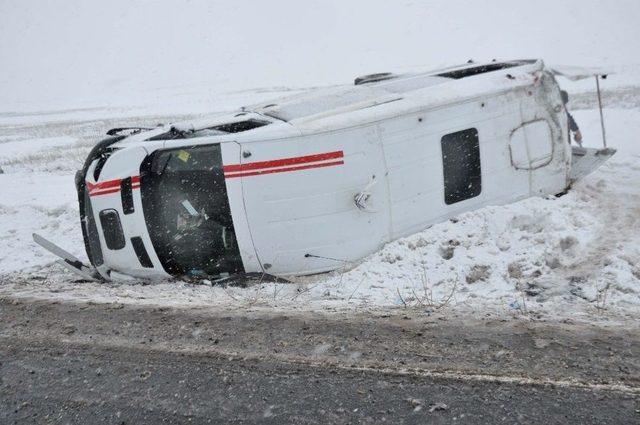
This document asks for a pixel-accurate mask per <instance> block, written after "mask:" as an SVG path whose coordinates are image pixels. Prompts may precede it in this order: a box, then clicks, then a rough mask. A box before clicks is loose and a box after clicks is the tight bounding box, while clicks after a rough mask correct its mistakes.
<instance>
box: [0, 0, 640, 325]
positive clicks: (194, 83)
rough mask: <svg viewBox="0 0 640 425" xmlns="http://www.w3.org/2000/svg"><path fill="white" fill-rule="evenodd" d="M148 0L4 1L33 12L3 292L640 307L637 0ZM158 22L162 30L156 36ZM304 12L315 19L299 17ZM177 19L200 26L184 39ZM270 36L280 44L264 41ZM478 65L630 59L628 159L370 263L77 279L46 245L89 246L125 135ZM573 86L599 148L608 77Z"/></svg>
mask: <svg viewBox="0 0 640 425" xmlns="http://www.w3.org/2000/svg"><path fill="white" fill-rule="evenodd" d="M359 2H362V4H360V3H359ZM128 4H129V3H128V2H124V1H122V2H120V3H119V2H117V1H116V2H108V3H104V4H103V5H100V6H96V5H88V4H85V3H82V4H80V3H78V4H73V2H69V3H68V4H65V5H64V6H61V5H55V6H54V5H46V4H42V3H41V2H40V3H38V4H37V5H36V4H35V3H33V4H30V5H29V4H26V3H25V4H24V5H23V4H22V3H15V4H13V5H9V4H8V3H6V4H2V5H0V10H2V12H3V16H12V17H13V19H7V20H6V22H5V23H6V25H2V26H0V35H1V37H0V59H2V62H3V64H6V66H3V68H2V69H1V70H0V76H2V77H3V78H1V79H0V88H1V89H2V92H3V93H4V94H5V96H4V98H3V101H2V104H1V105H0V168H2V170H3V171H4V173H3V174H0V294H1V295H4V296H6V295H8V296H12V297H34V298H41V299H56V300H60V299H62V300H75V301H78V300H80V301H93V302H121V303H136V304H155V305H172V306H180V307H195V306H203V307H208V306H216V307H217V308H222V307H225V308H247V307H250V306H264V307H266V308H281V309H312V310H336V309H337V310H344V309H350V310H354V309H355V310H362V309H403V308H405V307H407V308H419V309H421V310H423V311H433V310H438V309H439V310H441V311H449V312H463V313H472V314H488V313H496V314H504V315H525V316H532V315H533V316H538V317H556V318H574V319H582V320H595V318H608V319H611V318H618V319H624V318H627V319H628V318H631V319H637V318H639V317H640V222H639V221H640V136H639V135H640V72H639V71H640V48H639V47H640V46H638V42H639V40H640V37H639V36H638V35H639V33H638V29H637V17H638V16H640V4H639V3H638V2H636V1H622V0H621V1H619V2H616V3H615V5H614V4H612V5H607V8H606V10H605V11H603V8H602V4H601V3H600V2H597V1H577V0H575V1H573V0H572V1H568V2H563V3H562V4H559V3H558V2H555V1H543V2H538V3H531V4H518V5H517V7H513V4H512V2H507V1H506V0H504V1H496V2H491V4H482V5H480V4H479V3H477V2H459V3H456V4H455V5H452V4H451V2H436V1H428V2H411V1H405V2H401V4H400V3H393V4H391V3H388V2H383V1H378V0H376V1H374V2H370V1H367V2H366V3H365V2H364V0H357V1H354V2H347V3H345V2H338V1H330V2H316V3H314V5H313V7H310V6H308V5H307V4H305V5H301V3H299V2H292V1H280V2H275V3H270V4H269V5H268V6H267V5H258V4H256V3H255V2H229V3H225V2H204V3H199V2H190V3H184V4H182V3H181V4H180V5H179V4H178V3H172V2H162V4H159V3H158V4H156V3H154V5H153V7H151V6H150V5H149V4H146V2H143V3H140V4H138V5H135V6H130V7H129V6H127V5H128ZM125 6H127V7H125ZM282 7H285V8H286V10H287V13H281V10H279V9H281V8H282ZM515 11H517V13H515ZM605 12H606V13H605ZM141 14H142V15H145V16H152V17H153V19H152V18H151V17H150V18H149V19H147V21H148V22H155V24H154V25H152V26H145V28H144V31H143V30H141V27H140V20H139V16H140V15H141ZM293 15H295V16H297V17H298V19H296V21H295V22H292V21H290V20H287V22H282V19H283V17H287V16H293ZM95 16H100V17H102V18H103V19H97V20H96V19H94V18H95ZM483 16H491V17H492V18H490V19H487V18H483ZM52 17H57V19H53V18H52ZM265 17H266V18H265ZM356 17H357V18H356ZM61 21H62V22H65V25H64V26H63V27H61V26H60V25H59V22H61ZM167 22H170V23H171V25H172V27H175V28H188V31H166V28H167ZM532 22H536V25H535V26H534V27H532V26H531V23H532ZM274 23H275V24H274ZM278 23H279V24H278ZM587 28H605V29H606V30H603V31H591V30H586V29H587ZM17 34H20V37H17ZM77 34H86V35H87V38H86V40H85V37H77ZM266 34H268V35H269V37H268V38H269V39H270V40H271V41H272V42H268V40H267V42H263V40H266V38H265V35H266ZM442 34H447V37H446V40H445V39H443V37H442ZM505 34H509V36H508V37H505ZM470 39H473V40H474V44H473V46H469V43H468V41H469V40H470ZM255 40H260V41H261V42H260V44H259V48H256V43H255ZM431 40H437V42H431ZM444 41H446V42H444ZM87 43H89V44H90V48H88V46H87ZM122 46H128V47H129V48H127V49H123V48H122ZM187 46H188V47H187ZM309 46H315V47H314V48H309ZM23 52H30V54H28V55H25V54H22V53H23ZM417 52H418V53H417ZM469 57H474V58H475V59H477V60H489V59H492V58H493V57H498V58H514V57H542V58H544V59H545V60H546V61H547V62H549V63H556V64H568V65H585V66H594V65H595V66H604V65H606V67H609V68H612V70H613V71H614V72H615V73H616V74H614V75H612V76H611V77H610V78H609V79H607V80H605V81H603V89H604V90H605V91H604V93H603V94H604V96H603V101H604V104H605V108H606V109H605V119H606V122H607V135H608V138H609V144H610V146H612V147H615V148H617V149H618V153H617V154H616V155H615V156H614V157H613V158H612V159H611V160H610V161H608V162H607V163H606V164H605V165H604V166H603V167H601V168H600V169H599V170H597V171H596V172H595V173H593V174H592V175H590V176H588V177H587V178H586V179H585V180H584V181H582V182H580V183H579V184H577V185H576V186H575V187H574V188H573V190H571V191H570V192H569V193H568V194H567V195H565V196H563V197H560V198H553V197H551V198H545V199H541V198H535V199H528V200H524V201H522V202H518V203H515V204H511V205H506V206H490V207H486V208H483V209H481V210H477V211H474V212H469V213H466V214H463V215H460V216H458V217H456V218H455V219H454V220H450V221H448V222H445V223H440V224H436V225H434V226H433V227H431V228H430V229H427V230H425V231H423V232H420V233H418V234H415V235H413V236H410V237H408V238H405V239H402V240H399V241H396V242H393V243H391V244H389V245H387V246H386V247H385V248H384V249H383V250H381V251H380V252H378V253H376V254H374V255H372V256H371V257H369V258H367V259H364V260H363V261H362V262H361V263H360V264H350V265H348V267H345V270H341V271H339V272H335V273H331V274H324V275H319V276H314V277H305V278H299V279H294V281H293V283H290V284H278V285H276V284H271V283H263V284H258V285H254V286H252V287H250V288H246V289H243V288H231V287H229V288H221V287H211V286H209V285H207V284H201V285H195V284H191V283H184V282H161V283H154V284H148V283H143V282H138V281H132V280H130V281H123V282H118V283H109V284H96V283H77V281H76V279H75V278H74V277H73V276H70V275H69V274H67V272H65V271H64V270H62V269H61V268H60V267H59V266H57V265H56V264H54V263H53V261H54V258H53V257H52V256H51V255H49V254H48V253H46V252H44V251H43V250H42V249H40V248H39V247H38V246H36V245H35V244H34V243H33V242H32V240H31V233H33V232H38V233H41V234H43V235H46V236H47V237H49V238H50V239H52V240H54V241H56V242H58V243H59V244H60V245H62V246H63V247H65V248H66V249H68V250H69V251H71V252H72V253H73V254H75V255H77V256H79V257H81V258H84V257H85V254H84V247H83V242H82V236H81V232H80V229H79V226H78V215H77V200H76V197H75V193H74V186H73V175H74V172H75V170H76V169H78V168H79V167H80V166H81V164H82V161H83V160H84V157H85V156H86V154H87V153H88V151H89V149H90V147H91V146H92V145H93V144H94V143H95V142H96V141H97V140H100V138H101V137H103V134H104V131H105V130H106V129H108V128H111V127H116V126H126V125H135V124H139V125H154V124H155V123H157V122H163V121H165V122H166V121H168V120H172V121H175V120H178V119H183V118H185V117H194V118H195V117H201V116H203V114H212V113H218V112H221V111H225V110H229V109H233V108H237V107H238V106H240V105H243V104H251V103H254V102H261V101H264V100H266V99H269V98H272V97H278V96H280V95H283V94H286V93H292V92H297V91H300V90H302V89H303V88H304V87H312V86H318V85H328V84H336V83H342V84H344V83H349V82H350V81H352V79H353V77H355V76H356V75H359V74H363V73H369V72H380V71H397V72H402V71H411V70H418V69H430V68H434V67H439V66H445V65H451V64H455V63H460V62H464V61H466V60H467V59H468V58H469ZM43 62H46V63H47V66H43V65H42V64H43ZM561 83H562V84H563V86H565V87H566V88H567V90H568V91H569V92H570V93H571V94H572V102H571V108H572V111H573V113H574V116H575V117H576V119H577V121H578V123H579V124H580V126H581V128H582V130H583V134H584V136H585V139H586V144H587V145H588V146H599V145H600V127H599V121H598V119H599V116H598V113H597V110H596V109H595V107H596V103H595V98H594V93H593V81H582V82H577V83H570V82H561ZM256 87H262V88H258V89H257V88H256ZM115 118H117V119H115Z"/></svg>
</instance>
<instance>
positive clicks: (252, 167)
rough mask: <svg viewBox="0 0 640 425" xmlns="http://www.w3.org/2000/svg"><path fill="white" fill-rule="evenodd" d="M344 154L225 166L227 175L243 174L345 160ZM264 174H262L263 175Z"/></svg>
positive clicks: (332, 153)
mask: <svg viewBox="0 0 640 425" xmlns="http://www.w3.org/2000/svg"><path fill="white" fill-rule="evenodd" d="M343 157H344V153H343V152H342V151H335V152H326V153H319V154H315V155H306V156H295V157H292V158H282V159H274V160H271V161H258V162H249V163H247V164H231V165H225V166H223V170H224V172H225V173H228V172H241V171H249V170H261V169H265V168H267V169H268V168H274V167H283V166H288V165H292V166H293V165H300V164H306V163H309V162H318V161H326V160H329V159H338V158H343ZM261 174H262V173H261Z"/></svg>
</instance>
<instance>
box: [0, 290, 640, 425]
mask: <svg viewBox="0 0 640 425" xmlns="http://www.w3.org/2000/svg"><path fill="white" fill-rule="evenodd" d="M0 323H1V325H0V326H1V328H0V379H1V382H0V423H82V424H86V423H109V424H113V423H117V424H122V423H124V424H127V423H130V424H131V423H136V424H138V423H153V424H157V423H236V422H238V423H254V422H261V423H262V422H264V423H278V424H281V423H380V422H389V423H394V424H396V423H434V424H438V423H454V422H455V423H463V424H467V423H527V424H529V423H543V422H544V423H547V424H553V423H562V424H567V423H576V424H577V423H580V424H589V423H598V424H605V423H611V424H621V423H625V424H628V423H640V401H639V399H640V372H639V371H640V335H638V333H637V330H627V331H624V330H619V329H615V328H611V329H606V328H601V327H593V326H584V325H575V324H546V323H534V322H528V321H523V320H510V321H500V320H492V319H485V320H473V321H470V320H461V319H450V318H447V316H445V315H438V316H434V315H431V316H427V315H425V314H424V313H421V312H417V311H415V312H400V314H397V315H396V314H394V315H386V314H384V315H380V314H377V315H376V314H373V313H372V314H369V315H355V316H354V315H347V314H343V315H331V316H325V315H321V314H311V313H300V314H289V315H283V314H275V313H271V312H265V311H238V312H219V311H217V312H216V311H206V310H195V311H184V310H183V311H177V310H171V309H166V308H148V307H147V308H141V307H128V306H122V305H91V304H65V303H62V304H61V303H42V302H26V301H13V300H8V299H5V300H0Z"/></svg>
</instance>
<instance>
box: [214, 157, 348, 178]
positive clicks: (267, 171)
mask: <svg viewBox="0 0 640 425" xmlns="http://www.w3.org/2000/svg"><path fill="white" fill-rule="evenodd" d="M342 164H344V161H342V160H340V161H333V162H323V163H321V164H312V165H300V166H297V167H287V168H271V169H265V170H257V171H245V172H237V173H229V174H227V173H225V175H224V177H225V178H227V179H232V178H234V177H249V176H259V175H262V174H273V173H285V172H288V171H298V170H309V169H312V168H323V167H332V166H335V165H342Z"/></svg>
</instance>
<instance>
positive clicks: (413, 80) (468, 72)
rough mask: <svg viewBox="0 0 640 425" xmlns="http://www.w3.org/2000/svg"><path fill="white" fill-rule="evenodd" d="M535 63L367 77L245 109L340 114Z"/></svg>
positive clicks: (287, 114) (294, 115)
mask: <svg viewBox="0 0 640 425" xmlns="http://www.w3.org/2000/svg"><path fill="white" fill-rule="evenodd" d="M533 64H539V65H540V67H541V66H542V61H535V60H518V61H506V62H489V63H483V64H476V63H469V64H465V65H462V66H457V67H452V68H447V69H441V70H436V71H429V72H424V73H418V74H404V75H393V74H385V75H386V77H385V78H384V79H382V80H378V79H372V81H371V82H367V77H368V76H364V77H358V78H356V85H349V86H337V87H329V88H322V89H314V90H312V91H309V92H306V93H302V94H298V95H295V96H291V97H287V98H283V99H280V100H277V101H274V102H269V103H266V104H262V105H254V106H249V107H246V108H245V109H246V110H250V111H254V112H257V113H259V114H263V115H266V116H270V117H273V118H277V119H280V120H283V121H294V120H298V119H301V118H305V117H310V116H315V115H319V114H320V115H321V114H323V113H328V112H331V111H335V113H339V112H341V111H345V112H346V111H352V110H356V109H363V108H367V107H371V106H376V105H379V104H383V103H388V102H392V101H395V100H400V99H402V98H403V95H404V94H407V93H410V92H413V91H417V90H422V89H426V88H429V87H433V86H437V85H441V84H445V83H452V82H454V81H456V80H460V79H463V78H467V77H473V76H479V75H484V74H490V73H493V72H495V71H500V70H505V69H509V68H515V67H522V66H526V65H533ZM536 68H537V67H536ZM374 75H377V74H374ZM380 75H382V74H380ZM359 81H364V82H359Z"/></svg>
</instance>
